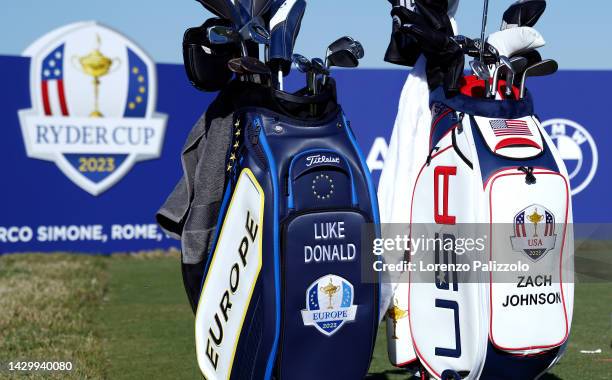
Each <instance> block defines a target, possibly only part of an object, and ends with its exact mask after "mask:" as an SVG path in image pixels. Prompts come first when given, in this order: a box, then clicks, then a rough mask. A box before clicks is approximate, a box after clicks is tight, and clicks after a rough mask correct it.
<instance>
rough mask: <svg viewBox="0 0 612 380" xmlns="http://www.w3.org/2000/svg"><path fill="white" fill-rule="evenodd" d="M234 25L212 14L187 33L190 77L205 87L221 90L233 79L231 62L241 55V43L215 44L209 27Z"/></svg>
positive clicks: (185, 43)
mask: <svg viewBox="0 0 612 380" xmlns="http://www.w3.org/2000/svg"><path fill="white" fill-rule="evenodd" d="M216 25H220V26H231V25H232V24H231V22H230V21H229V20H226V19H223V18H216V17H215V18H210V19H208V20H206V21H205V22H204V24H202V25H201V26H199V27H196V28H189V29H187V30H186V31H185V34H184V35H183V63H184V67H185V71H186V73H187V78H189V81H190V82H191V84H192V85H193V86H194V87H195V88H197V89H199V90H201V91H218V90H220V89H221V88H223V87H224V86H225V85H226V84H227V83H229V81H230V80H231V79H232V76H233V74H232V72H231V71H230V70H229V68H228V67H227V62H228V61H229V60H230V59H232V58H234V57H237V56H239V55H240V47H239V46H238V45H237V44H223V45H212V44H211V43H210V41H209V40H208V35H207V33H206V31H207V30H208V28H209V27H211V26H216Z"/></svg>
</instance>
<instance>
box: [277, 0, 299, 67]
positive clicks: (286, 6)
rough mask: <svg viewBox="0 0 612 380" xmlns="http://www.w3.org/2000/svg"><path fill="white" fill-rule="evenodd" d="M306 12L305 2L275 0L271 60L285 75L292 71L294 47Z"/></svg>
mask: <svg viewBox="0 0 612 380" xmlns="http://www.w3.org/2000/svg"><path fill="white" fill-rule="evenodd" d="M305 10H306V1H305V0H275V1H274V2H273V3H272V8H271V12H272V15H273V16H272V18H271V19H270V34H271V35H272V39H271V41H270V54H269V59H270V62H271V63H272V65H273V67H274V68H275V69H277V70H281V71H282V72H283V74H284V75H286V74H288V73H289V70H290V69H291V56H292V55H293V47H294V44H295V40H296V39H297V36H298V34H299V32H300V25H301V23H302V17H303V16H304V12H305Z"/></svg>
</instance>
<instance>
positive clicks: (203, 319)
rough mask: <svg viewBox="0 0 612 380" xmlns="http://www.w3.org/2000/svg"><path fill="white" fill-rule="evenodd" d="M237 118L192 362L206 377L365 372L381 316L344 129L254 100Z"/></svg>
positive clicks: (373, 222) (354, 156)
mask: <svg viewBox="0 0 612 380" xmlns="http://www.w3.org/2000/svg"><path fill="white" fill-rule="evenodd" d="M235 117H236V122H235V128H236V130H235V132H234V136H235V138H234V141H233V145H232V147H233V148H232V150H231V152H230V153H229V156H228V167H227V169H228V173H229V174H228V176H229V180H228V185H227V190H226V196H225V199H224V205H223V206H222V211H221V215H222V216H221V217H220V228H219V229H218V230H219V231H220V232H219V234H218V237H217V239H216V242H215V246H214V253H213V255H212V258H211V259H210V262H209V263H208V264H207V270H206V274H205V280H204V284H203V289H202V296H201V298H200V303H199V307H198V312H197V315H196V346H197V347H198V350H197V351H198V364H199V365H200V369H201V370H202V373H203V374H204V375H205V377H206V378H208V379H221V378H223V379H226V378H231V379H241V380H242V379H270V378H276V379H313V378H348V379H353V378H355V379H358V378H363V377H365V376H366V374H367V370H368V367H369V363H370V360H371V355H372V350H373V348H374V342H375V338H376V331H377V324H378V307H379V305H378V297H379V295H378V285H377V284H376V283H374V282H368V281H366V279H364V277H363V276H364V272H363V271H364V268H366V270H367V268H372V265H371V264H370V263H371V261H373V260H374V257H373V255H371V254H368V250H367V249H366V248H367V247H368V246H370V247H371V242H369V240H368V239H370V237H371V238H373V237H374V236H375V235H376V234H377V230H378V227H377V225H378V216H377V215H378V214H377V213H378V211H377V204H376V200H375V195H374V194H375V193H374V190H373V185H372V182H371V179H370V177H369V172H368V169H367V167H366V165H365V161H364V159H363V156H362V155H361V154H360V153H359V150H358V147H357V146H356V143H355V139H354V136H353V135H352V132H351V131H350V127H349V126H348V123H346V121H345V120H344V117H343V115H342V113H341V111H340V110H339V109H336V110H335V112H333V113H331V114H329V115H327V116H325V117H324V118H323V119H322V120H316V121H305V120H296V119H292V118H289V117H287V116H285V115H283V114H277V113H275V112H273V111H271V110H268V109H260V108H248V109H243V110H241V111H240V112H237V113H236V115H235ZM221 330H222V331H223V333H222V334H221V333H220V331H221ZM220 336H223V338H220ZM211 357H212V359H211ZM320 358H334V360H333V361H331V362H327V361H325V360H320ZM338 360H340V361H341V362H347V361H349V360H350V361H351V363H353V364H352V365H350V366H349V365H335V364H334V363H337V361H338Z"/></svg>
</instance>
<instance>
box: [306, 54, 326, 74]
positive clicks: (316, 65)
mask: <svg viewBox="0 0 612 380" xmlns="http://www.w3.org/2000/svg"><path fill="white" fill-rule="evenodd" d="M310 63H311V64H312V71H314V72H315V73H316V74H321V75H329V70H328V69H327V67H326V66H325V62H323V60H322V59H321V58H313V59H312V61H310Z"/></svg>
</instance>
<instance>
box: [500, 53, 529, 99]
mask: <svg viewBox="0 0 612 380" xmlns="http://www.w3.org/2000/svg"><path fill="white" fill-rule="evenodd" d="M510 63H511V65H512V69H513V70H507V71H506V90H505V92H504V93H505V95H506V97H509V96H512V86H513V83H514V78H515V76H516V74H517V73H522V72H523V70H525V68H526V67H527V58H525V57H512V58H510Z"/></svg>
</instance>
